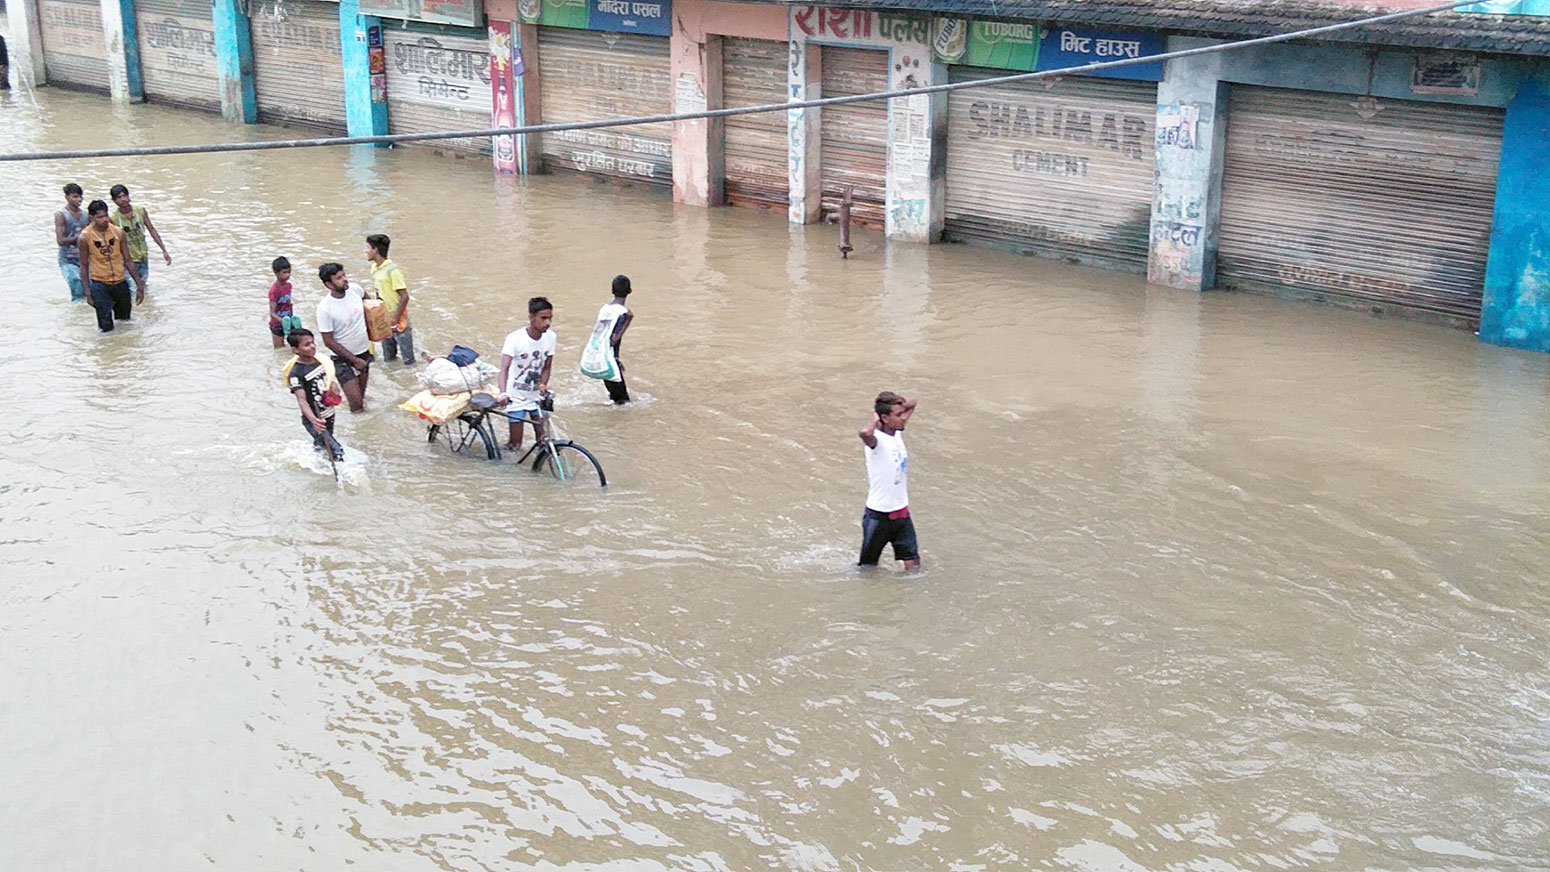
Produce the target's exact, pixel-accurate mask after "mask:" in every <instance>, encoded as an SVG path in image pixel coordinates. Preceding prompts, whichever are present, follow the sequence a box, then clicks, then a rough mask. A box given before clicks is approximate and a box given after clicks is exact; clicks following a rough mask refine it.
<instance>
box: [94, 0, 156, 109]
mask: <svg viewBox="0 0 1550 872" xmlns="http://www.w3.org/2000/svg"><path fill="white" fill-rule="evenodd" d="M101 6H102V40H103V43H104V44H105V45H106V46H107V49H108V89H109V91H110V92H111V93H112V95H113V102H114V103H118V104H120V105H124V104H127V103H142V102H144V101H145V88H144V87H143V86H142V85H141V84H140V35H139V34H138V33H137V32H136V31H135V3H134V0H101Z"/></svg>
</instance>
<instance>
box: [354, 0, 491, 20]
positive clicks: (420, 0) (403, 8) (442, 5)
mask: <svg viewBox="0 0 1550 872" xmlns="http://www.w3.org/2000/svg"><path fill="white" fill-rule="evenodd" d="M359 2H360V9H361V14H362V15H375V16H377V17H378V18H397V19H400V20H402V21H427V22H431V23H435V24H457V25H461V26H463V27H474V26H476V25H478V24H479V23H480V21H481V20H482V19H483V17H484V16H483V13H484V7H483V5H482V4H481V3H480V0H359Z"/></svg>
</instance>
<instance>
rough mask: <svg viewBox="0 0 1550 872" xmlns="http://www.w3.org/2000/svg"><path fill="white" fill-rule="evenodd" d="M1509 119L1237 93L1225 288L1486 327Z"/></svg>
mask: <svg viewBox="0 0 1550 872" xmlns="http://www.w3.org/2000/svg"><path fill="white" fill-rule="evenodd" d="M1502 115H1503V113H1502V110H1500V109H1490V108H1479V107H1470V106H1453V105H1446V104H1441V103H1419V102H1408V101H1400V100H1382V99H1380V100H1376V101H1374V100H1373V99H1372V98H1357V97H1352V96H1349V95H1342V94H1318V93H1313V92H1308V91H1289V90H1281V89H1275V88H1251V87H1235V88H1234V89H1233V92H1232V95H1231V98H1230V114H1229V115H1228V119H1229V120H1228V125H1227V131H1228V132H1227V158H1226V163H1225V168H1224V171H1223V178H1222V218H1221V238H1220V242H1219V248H1218V259H1217V275H1218V283H1219V284H1222V285H1224V286H1226V287H1243V288H1255V287H1266V288H1271V289H1291V290H1295V291H1307V292H1314V293H1321V294H1329V295H1331V296H1335V297H1340V298H1345V299H1348V300H1351V301H1358V302H1361V303H1364V304H1381V305H1386V306H1398V307H1403V308H1406V309H1411V310H1417V311H1423V312H1429V313H1434V314H1437V315H1442V316H1446V317H1449V318H1452V319H1459V320H1465V321H1469V322H1476V321H1478V320H1479V317H1480V297H1481V288H1482V286H1483V284H1484V281H1485V262H1486V253H1487V249H1488V247H1489V245H1490V238H1491V212H1492V207H1493V204H1494V201H1495V192H1496V169H1497V159H1498V155H1499V154H1500V151H1501V139H1502Z"/></svg>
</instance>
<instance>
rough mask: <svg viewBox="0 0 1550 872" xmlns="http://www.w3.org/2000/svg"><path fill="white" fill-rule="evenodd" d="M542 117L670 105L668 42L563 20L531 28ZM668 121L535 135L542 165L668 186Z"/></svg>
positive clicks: (594, 115) (582, 117) (572, 117)
mask: <svg viewBox="0 0 1550 872" xmlns="http://www.w3.org/2000/svg"><path fill="white" fill-rule="evenodd" d="M538 68H539V75H540V76H541V77H542V81H543V83H544V85H543V88H542V89H541V96H540V98H539V99H540V104H541V105H540V107H539V111H540V112H541V113H542V116H543V120H544V122H545V123H548V124H554V123H559V122H564V121H597V120H602V119H607V118H622V117H627V116H633V115H658V114H665V113H668V112H671V111H672V103H673V97H672V88H671V86H670V84H669V83H670V82H671V80H672V76H671V74H670V73H669V71H668V41H667V39H666V38H664V37H660V36H642V35H640V34H636V33H610V32H604V31H594V30H576V29H574V28H566V27H540V28H539V29H538ZM672 148H673V142H672V128H671V126H670V125H669V123H668V122H658V123H656V124H642V125H637V126H635V127H615V128H609V129H604V130H566V131H561V132H559V133H545V134H543V145H542V150H543V156H544V168H545V169H548V170H564V171H570V172H584V173H594V174H597V175H601V176H607V177H609V178H616V179H623V180H628V181H633V182H642V183H645V184H650V185H654V186H658V187H661V188H667V189H671V188H672V185H673V152H672Z"/></svg>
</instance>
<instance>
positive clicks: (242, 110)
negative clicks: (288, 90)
mask: <svg viewBox="0 0 1550 872" xmlns="http://www.w3.org/2000/svg"><path fill="white" fill-rule="evenodd" d="M212 12H213V13H214V23H215V26H214V37H215V66H216V75H217V76H218V77H219V78H220V85H221V117H222V118H225V119H226V120H227V121H240V122H242V123H244V124H257V123H258V96H257V95H256V94H255V93H254V91H253V29H252V24H251V22H249V21H248V14H247V13H246V12H244V11H243V4H242V2H241V0H212Z"/></svg>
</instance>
